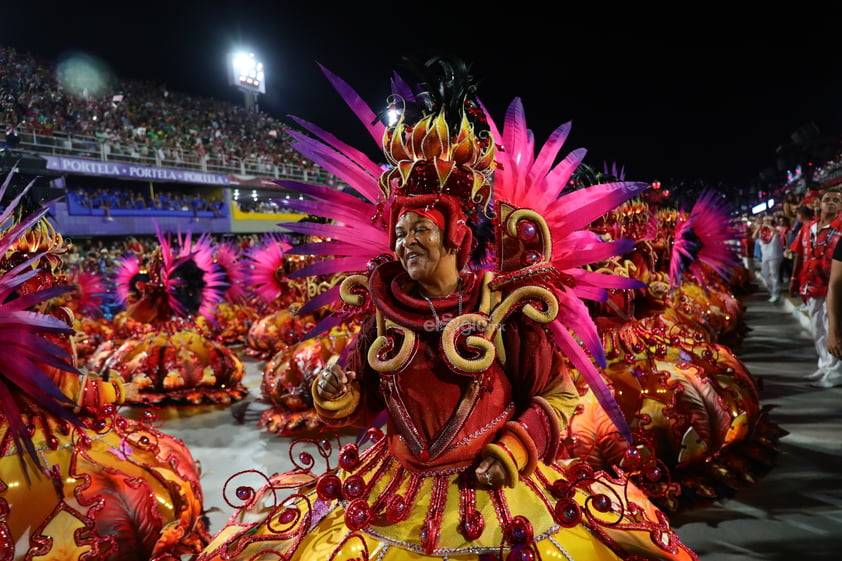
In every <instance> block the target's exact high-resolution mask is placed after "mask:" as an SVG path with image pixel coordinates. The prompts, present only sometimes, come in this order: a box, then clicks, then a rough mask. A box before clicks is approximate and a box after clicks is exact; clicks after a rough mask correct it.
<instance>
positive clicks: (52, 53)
mask: <svg viewBox="0 0 842 561" xmlns="http://www.w3.org/2000/svg"><path fill="white" fill-rule="evenodd" d="M532 4H533V3H529V2H517V3H515V4H512V5H509V6H508V7H507V8H495V9H494V10H493V11H492V8H491V7H490V6H491V3H476V2H474V3H462V2H451V3H447V4H440V3H429V2H428V3H411V4H405V5H396V4H394V3H391V4H390V3H375V2H366V3H348V4H347V5H344V4H337V3H332V2H328V3H319V2H286V1H283V2H282V1H275V2H248V1H241V2H227V3H209V2H205V3H197V2H176V1H171V2H158V1H156V0H153V1H149V2H143V3H140V4H138V5H131V4H122V3H121V4H117V3H100V2H85V3H70V2H62V3H58V2H31V1H30V2H13V3H10V5H9V6H7V7H5V8H4V10H3V14H2V15H0V44H4V45H7V46H12V47H15V48H16V49H19V50H23V51H27V52H30V53H33V54H36V55H38V56H41V57H43V58H46V59H47V60H53V61H59V60H63V59H65V58H67V57H69V56H72V55H73V54H79V53H82V54H85V55H86V56H88V57H91V58H93V59H94V60H98V61H100V63H101V64H102V65H103V67H104V68H107V69H109V70H110V72H112V73H113V74H114V75H115V76H117V77H119V78H122V79H146V80H153V81H155V82H159V83H164V84H166V85H167V86H168V87H169V88H171V89H173V90H176V91H181V92H185V93H191V94H194V95H199V96H207V97H214V98H221V99H227V100H230V101H232V102H234V103H242V102H243V98H242V94H241V93H240V92H239V91H238V90H236V89H235V88H233V87H231V86H229V85H228V80H227V74H226V55H227V54H228V53H229V52H230V51H232V50H233V49H234V48H235V47H245V48H250V49H251V50H253V51H254V52H255V53H256V54H257V55H258V57H259V58H261V59H262V60H263V61H264V63H265V65H266V75H267V80H266V83H267V92H266V94H265V95H261V96H260V97H259V98H258V103H259V106H260V109H261V110H263V111H265V112H267V113H269V114H270V115H272V116H273V117H277V118H279V119H282V120H284V121H286V122H291V121H290V120H289V119H287V115H289V114H292V115H297V116H299V117H302V118H304V119H306V120H309V121H312V122H314V123H316V124H318V125H320V126H321V127H323V128H325V129H326V130H329V131H331V132H334V133H335V134H337V136H339V137H340V138H342V139H343V140H346V141H349V142H351V143H352V144H353V145H355V146H357V147H359V148H361V149H363V150H365V151H366V152H368V153H370V154H376V151H377V146H376V145H375V144H374V143H373V142H372V141H371V140H370V139H369V138H368V137H367V136H366V135H364V134H363V129H362V127H361V126H360V125H359V123H358V122H357V121H356V119H355V117H354V116H353V115H352V114H351V112H350V110H348V109H347V108H346V107H345V106H344V104H343V103H342V102H341V101H340V100H339V97H338V96H337V95H336V93H335V92H334V91H333V89H332V88H331V86H330V84H329V83H328V82H327V80H326V79H325V78H324V77H323V76H322V74H321V72H320V70H319V68H318V66H317V63H321V64H323V65H324V66H326V67H327V68H328V69H330V70H331V71H333V72H334V73H336V74H337V75H339V76H340V77H342V78H343V79H345V80H346V81H347V82H348V83H349V84H350V85H351V86H353V87H354V88H355V89H356V90H357V91H358V92H359V93H360V95H361V96H362V97H363V99H364V100H365V101H367V102H368V103H369V104H370V105H372V106H374V107H377V106H379V105H382V103H384V100H385V97H386V94H387V91H388V80H389V77H390V75H391V71H392V70H393V69H395V68H397V67H399V65H400V63H401V58H402V57H403V56H408V55H413V54H415V53H418V52H431V51H435V52H442V53H445V52H447V53H452V54H455V55H457V56H460V57H462V58H463V59H465V60H467V61H468V62H470V63H471V64H472V69H473V73H474V75H475V76H476V77H477V78H478V79H480V85H479V90H478V93H479V97H480V99H481V100H482V101H483V102H484V103H485V105H486V106H487V107H488V108H489V109H490V110H491V112H492V115H493V116H494V117H495V118H496V119H497V121H498V123H501V122H502V119H503V115H504V113H505V110H506V108H507V106H508V105H509V103H510V102H511V101H512V100H513V99H514V98H515V97H520V98H521V99H522V100H523V103H524V107H525V111H526V116H527V122H528V123H529V124H530V127H531V128H532V129H533V130H534V132H535V137H536V142H537V143H539V144H542V143H543V142H544V140H546V138H547V136H548V135H549V134H550V133H551V132H552V131H553V130H554V129H555V128H556V127H557V126H559V125H561V124H562V123H565V122H567V121H572V132H571V135H570V137H569V139H568V141H567V143H566V145H565V148H564V153H565V154H566V153H567V152H568V151H570V150H572V149H574V148H579V147H584V148H587V149H588V155H587V157H586V159H585V163H586V164H588V165H590V166H591V167H592V168H594V169H596V170H598V171H599V170H602V168H603V166H604V165H605V164H608V165H609V166H610V165H612V164H615V163H616V164H617V166H618V167H619V168H621V169H622V170H623V171H624V173H625V178H626V179H629V180H642V181H652V180H655V179H660V180H662V181H669V180H670V178H701V179H705V180H706V181H709V182H711V183H720V182H721V183H725V184H728V185H745V184H748V183H750V182H752V181H754V180H756V178H757V177H758V175H760V174H762V173H763V172H764V171H765V172H766V173H767V174H769V173H773V174H775V173H781V171H782V170H780V169H778V166H779V163H778V158H777V156H778V154H779V152H780V151H781V150H783V151H784V152H786V151H787V150H788V147H787V145H790V144H792V143H793V133H794V132H795V131H797V130H798V129H802V128H803V127H805V126H807V125H809V126H810V127H809V128H810V130H811V131H812V133H813V135H814V140H817V141H818V140H824V139H835V138H838V137H839V136H840V134H842V94H840V92H842V65H840V63H839V61H838V60H837V59H838V57H839V53H840V52H842V49H840V48H839V46H838V45H839V40H838V39H836V40H835V41H834V40H833V36H825V37H827V39H826V40H819V39H816V37H821V35H822V34H820V33H814V34H811V33H803V32H801V31H794V30H793V29H789V30H788V29H786V27H783V26H785V25H786V22H784V24H783V26H782V28H781V29H776V30H770V29H763V30H762V32H760V30H759V27H761V26H758V25H756V24H753V25H751V26H750V27H748V28H743V27H742V26H741V24H739V23H736V22H730V20H729V19H728V18H725V17H723V19H722V21H729V22H730V23H729V24H728V25H729V27H724V26H723V27H718V26H713V27H712V26H709V25H706V26H702V27H699V26H691V28H698V29H697V30H695V31H691V30H688V29H686V28H685V27H684V25H685V24H686V23H687V21H686V17H692V16H691V15H685V16H683V17H684V18H685V19H684V20H682V22H680V23H681V25H677V24H673V23H670V22H669V21H659V22H657V23H654V22H653V23H648V24H647V25H645V26H640V25H628V26H627V22H626V21H624V20H623V18H622V17H615V18H613V24H612V25H609V24H608V23H606V22H605V21H601V20H600V19H594V16H592V17H591V18H585V17H582V16H573V15H569V14H568V13H567V11H564V13H562V14H561V15H558V14H556V15H552V14H551V12H548V11H547V10H546V9H541V8H539V7H540V6H544V5H545V4H546V3H544V2H541V3H537V2H536V3H534V6H535V7H530V6H532ZM82 5H84V6H85V8H84V10H85V11H83V9H82V8H81V7H80V6H82ZM362 5H365V6H366V7H365V8H364V9H363V8H361V6H362ZM441 6H448V8H447V11H446V13H445V12H444V11H443V10H442V8H441ZM480 10H484V11H483V13H478V12H479V11H480ZM604 11H607V9H605V10H604ZM47 14H49V15H47ZM565 18H566V19H565ZM639 19H640V18H639ZM22 22H28V24H27V25H24V24H22ZM793 25H794V24H793ZM834 43H835V44H834ZM812 125H815V126H814V127H813V126H812Z"/></svg>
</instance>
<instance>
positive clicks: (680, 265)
mask: <svg viewBox="0 0 842 561" xmlns="http://www.w3.org/2000/svg"><path fill="white" fill-rule="evenodd" d="M731 210H732V209H731V206H730V204H729V203H728V201H727V200H726V199H725V198H723V197H722V196H721V195H720V194H719V193H717V192H716V191H714V190H712V189H706V190H704V191H703V192H702V193H701V194H700V195H699V198H698V199H696V202H695V203H694V204H693V208H692V210H691V211H690V214H689V216H686V215H685V216H684V217H682V216H681V215H680V213H679V216H678V218H677V220H676V224H675V236H674V238H673V242H672V243H673V245H672V251H671V254H670V290H671V291H672V292H674V291H675V290H677V289H678V288H680V287H681V284H682V283H683V282H684V277H685V275H686V274H688V273H689V274H690V275H692V276H693V277H694V278H695V280H696V281H697V282H698V283H699V284H700V285H701V287H702V288H703V289H704V290H705V291H707V290H708V289H709V287H708V285H707V282H706V279H707V277H708V275H709V274H710V273H709V271H706V270H705V267H709V268H710V270H712V271H713V272H714V273H715V274H716V275H718V276H719V277H721V278H724V279H730V278H731V276H732V275H733V274H734V271H735V270H736V268H737V267H738V266H739V264H740V257H739V254H738V253H737V248H738V246H737V240H738V239H739V234H738V233H737V231H736V229H735V228H734V227H733V226H732V225H731Z"/></svg>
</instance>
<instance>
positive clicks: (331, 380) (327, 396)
mask: <svg viewBox="0 0 842 561" xmlns="http://www.w3.org/2000/svg"><path fill="white" fill-rule="evenodd" d="M355 378H356V373H354V372H353V371H351V370H349V371H347V372H346V371H345V370H343V369H342V367H341V366H338V365H337V364H336V361H334V360H331V361H329V362H328V363H327V364H326V365H325V367H324V369H322V371H321V373H319V381H318V382H317V383H316V395H317V396H318V398H319V399H322V400H325V401H330V400H332V399H338V398H340V397H342V396H343V395H345V393H346V392H347V391H348V386H349V384H350V383H351V382H352V381H353V380H354V379H355Z"/></svg>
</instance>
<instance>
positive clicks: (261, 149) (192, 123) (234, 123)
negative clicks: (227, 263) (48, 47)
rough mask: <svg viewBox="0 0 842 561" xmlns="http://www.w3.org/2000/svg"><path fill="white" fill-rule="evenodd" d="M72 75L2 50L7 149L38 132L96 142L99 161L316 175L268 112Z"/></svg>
mask: <svg viewBox="0 0 842 561" xmlns="http://www.w3.org/2000/svg"><path fill="white" fill-rule="evenodd" d="M69 74H70V73H68V72H63V71H62V68H61V66H59V65H56V64H53V63H50V62H46V61H43V60H40V59H38V58H37V57H35V56H34V55H32V54H28V53H25V52H21V51H18V50H16V49H14V48H13V47H8V46H2V45H0V122H2V123H4V124H5V133H6V143H7V145H9V146H11V147H14V146H15V145H16V143H18V142H20V141H21V139H22V138H25V137H26V135H27V134H29V135H33V134H35V135H38V136H39V139H41V141H43V138H47V139H49V138H51V137H53V138H54V141H55V142H56V143H63V142H68V143H70V142H73V143H74V147H76V146H78V145H79V143H78V142H74V138H75V137H82V138H86V139H96V142H97V143H98V144H94V145H92V146H90V152H91V155H92V156H93V155H99V153H100V151H101V150H103V149H104V150H105V152H106V153H107V154H108V155H113V156H118V155H119V156H124V157H130V158H137V159H141V158H144V159H146V158H154V159H155V161H157V162H160V165H168V164H169V165H173V164H179V163H182V162H185V161H187V160H189V159H191V158H192V159H196V158H201V159H203V160H204V161H205V162H206V163H208V164H210V165H215V166H220V167H225V166H231V165H237V164H238V163H240V162H242V161H244V160H248V161H251V162H254V163H256V165H257V168H258V169H262V170H264V171H267V172H268V171H269V170H270V169H272V168H273V167H274V166H281V167H283V166H297V167H300V168H303V169H304V170H310V171H313V170H315V167H316V166H314V165H313V164H312V162H309V161H307V160H305V159H303V158H302V157H301V156H300V155H298V153H297V152H296V151H295V150H293V149H292V147H291V145H290V142H289V140H290V138H289V136H288V134H287V132H286V125H284V124H283V123H281V122H280V121H278V120H276V119H274V118H272V117H270V116H268V115H266V114H264V113H261V112H254V111H248V110H246V109H245V108H244V107H242V106H238V105H235V104H233V103H230V102H227V101H220V100H215V99H209V98H202V97H197V96H194V95H189V94H185V93H180V92H175V91H170V90H169V89H168V88H167V87H166V86H165V85H162V84H155V83H151V82H143V81H130V80H129V81H126V80H119V79H117V78H116V77H111V76H108V75H107V74H105V75H104V77H105V79H104V82H103V84H102V87H99V88H93V87H83V86H85V84H79V83H76V81H74V80H73V77H72V76H71V75H69ZM100 145H102V146H100ZM103 147H104V148H103Z"/></svg>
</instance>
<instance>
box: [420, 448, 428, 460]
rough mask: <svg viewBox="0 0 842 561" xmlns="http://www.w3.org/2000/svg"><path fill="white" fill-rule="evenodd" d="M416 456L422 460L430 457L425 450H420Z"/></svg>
mask: <svg viewBox="0 0 842 561" xmlns="http://www.w3.org/2000/svg"><path fill="white" fill-rule="evenodd" d="M418 457H419V458H420V459H422V460H424V461H427V460H429V459H430V453H429V452H428V451H427V450H421V453H420V454H418Z"/></svg>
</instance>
